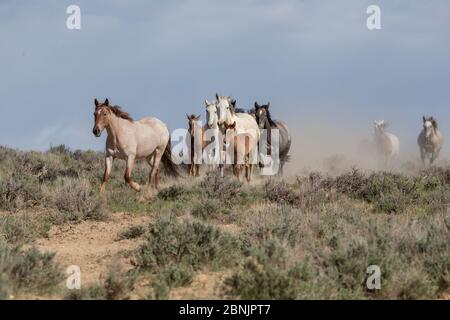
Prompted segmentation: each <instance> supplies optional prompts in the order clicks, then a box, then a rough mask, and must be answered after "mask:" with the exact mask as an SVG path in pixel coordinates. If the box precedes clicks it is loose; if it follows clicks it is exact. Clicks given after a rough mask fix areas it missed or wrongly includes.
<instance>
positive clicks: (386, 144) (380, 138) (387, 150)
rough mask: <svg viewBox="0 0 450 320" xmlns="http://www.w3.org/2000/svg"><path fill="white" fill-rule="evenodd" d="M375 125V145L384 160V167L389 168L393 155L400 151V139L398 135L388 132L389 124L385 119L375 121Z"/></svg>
mask: <svg viewBox="0 0 450 320" xmlns="http://www.w3.org/2000/svg"><path fill="white" fill-rule="evenodd" d="M374 125H375V146H376V150H377V154H378V156H379V157H380V159H383V161H384V167H385V168H388V167H389V165H390V162H391V160H392V158H393V157H395V156H398V155H399V152H400V141H399V140H398V138H397V136H395V135H393V134H392V133H389V132H386V128H387V127H388V126H389V124H388V123H387V122H386V121H384V120H381V121H374Z"/></svg>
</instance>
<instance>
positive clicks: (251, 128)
mask: <svg viewBox="0 0 450 320" xmlns="http://www.w3.org/2000/svg"><path fill="white" fill-rule="evenodd" d="M216 98H217V111H218V124H219V127H221V128H222V130H223V131H224V129H225V125H227V126H230V125H233V123H234V122H236V124H235V131H236V134H238V135H243V134H246V135H248V136H249V138H250V139H253V140H254V141H253V142H252V144H253V143H255V144H258V141H259V136H260V133H259V128H258V124H257V123H256V120H255V118H253V117H252V116H251V115H249V114H248V113H238V112H235V104H236V101H235V100H232V99H231V97H228V96H219V95H218V94H216ZM253 161H254V160H253V159H250V162H251V163H252V162H253ZM251 175H252V172H250V176H251Z"/></svg>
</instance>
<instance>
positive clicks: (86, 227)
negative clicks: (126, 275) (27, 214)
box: [37, 213, 150, 286]
mask: <svg viewBox="0 0 450 320" xmlns="http://www.w3.org/2000/svg"><path fill="white" fill-rule="evenodd" d="M149 222H150V217H147V216H141V215H136V214H128V213H115V214H113V215H112V216H111V218H110V219H108V220H107V221H83V222H81V223H79V224H75V225H64V226H58V227H53V228H52V229H51V230H50V233H49V237H48V239H39V240H38V241H37V245H38V247H39V248H40V250H43V251H52V252H55V253H56V257H55V259H56V261H57V262H58V263H59V264H60V265H61V267H62V268H63V269H64V270H65V269H66V268H67V267H68V266H70V265H77V266H79V267H80V269H81V281H82V286H89V285H92V284H95V283H97V282H99V281H100V279H101V277H102V275H105V273H106V272H107V270H108V267H109V266H110V265H111V264H112V263H118V262H119V263H121V264H123V265H124V266H125V267H131V265H130V262H129V259H127V258H126V257H125V256H124V255H123V253H124V252H126V251H130V250H133V249H135V248H137V246H138V245H139V244H141V243H142V240H140V239H131V240H121V241H117V235H118V234H119V233H120V232H121V231H123V230H124V229H126V228H127V227H130V226H132V225H147V224H148V223H149Z"/></svg>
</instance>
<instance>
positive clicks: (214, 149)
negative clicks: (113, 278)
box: [203, 99, 224, 176]
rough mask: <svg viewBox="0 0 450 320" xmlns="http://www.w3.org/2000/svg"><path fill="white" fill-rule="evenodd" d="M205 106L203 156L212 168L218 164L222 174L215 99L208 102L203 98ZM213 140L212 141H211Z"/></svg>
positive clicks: (220, 144) (221, 147)
mask: <svg viewBox="0 0 450 320" xmlns="http://www.w3.org/2000/svg"><path fill="white" fill-rule="evenodd" d="M205 106H206V124H205V126H204V127H203V132H204V134H203V139H204V140H205V150H204V153H205V155H204V156H205V157H206V158H207V159H208V163H209V164H212V165H213V169H215V168H216V165H219V169H220V173H221V174H222V176H223V165H222V162H221V161H222V160H221V159H223V158H224V155H222V153H223V152H221V151H222V149H223V143H222V142H223V141H222V139H219V138H220V136H221V132H220V128H219V124H218V122H219V118H218V116H217V101H211V102H209V101H208V100H207V99H205ZM212 141H213V142H212Z"/></svg>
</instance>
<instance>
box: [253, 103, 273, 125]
mask: <svg viewBox="0 0 450 320" xmlns="http://www.w3.org/2000/svg"><path fill="white" fill-rule="evenodd" d="M269 107H270V102H268V103H267V104H265V105H262V106H260V105H259V104H258V102H256V101H255V117H256V122H257V123H258V126H259V128H260V129H267V126H268V124H269V123H268V122H269V118H270V116H269Z"/></svg>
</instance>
